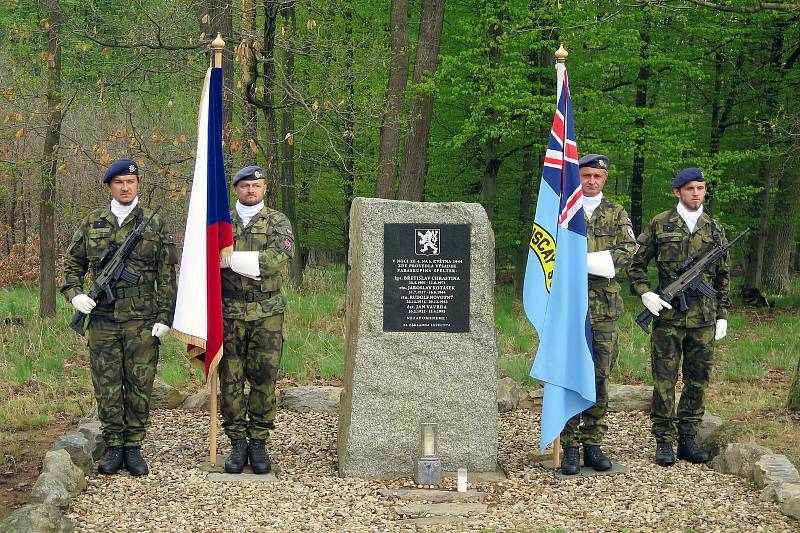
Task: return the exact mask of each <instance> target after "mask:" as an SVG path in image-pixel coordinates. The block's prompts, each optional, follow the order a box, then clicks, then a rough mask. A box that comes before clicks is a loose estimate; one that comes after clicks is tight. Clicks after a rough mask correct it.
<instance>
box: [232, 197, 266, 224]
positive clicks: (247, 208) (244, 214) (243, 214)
mask: <svg viewBox="0 0 800 533" xmlns="http://www.w3.org/2000/svg"><path fill="white" fill-rule="evenodd" d="M263 208H264V201H263V200H262V201H260V202H258V203H257V204H256V205H244V204H242V203H241V202H239V200H236V212H237V213H239V218H241V219H242V224H244V225H245V226H247V225H248V224H249V223H250V221H251V220H252V219H253V217H254V216H256V215H257V214H258V212H259V211H261V210H262V209H263Z"/></svg>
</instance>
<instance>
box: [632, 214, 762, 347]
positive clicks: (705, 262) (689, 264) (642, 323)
mask: <svg viewBox="0 0 800 533" xmlns="http://www.w3.org/2000/svg"><path fill="white" fill-rule="evenodd" d="M748 231H750V228H745V229H744V231H743V232H742V233H740V234H739V235H738V236H737V237H736V238H735V239H733V240H732V241H730V242H728V243H727V244H725V245H719V244H715V245H714V247H713V248H712V249H711V250H709V251H708V252H706V254H705V255H702V256H700V257H699V258H698V259H692V258H689V260H687V261H686V262H684V263H683V264H682V265H681V268H679V269H678V272H679V273H680V274H679V276H678V277H677V279H675V280H674V281H672V282H671V283H670V284H669V285H667V286H666V287H664V289H662V290H661V291H659V292H658V296H659V298H661V299H662V300H664V301H665V302H670V303H672V301H673V300H674V299H676V298H677V299H678V306H679V309H680V310H681V311H684V312H685V311H687V310H688V309H689V306H688V305H687V304H686V293H687V292H688V291H689V290H692V291H694V292H697V293H700V294H702V295H703V296H705V297H706V298H708V299H710V300H714V299H716V297H717V291H716V290H714V288H713V287H710V286H709V285H708V283H706V282H705V281H704V280H703V272H705V271H706V270H708V269H709V268H710V267H711V265H713V264H714V263H716V262H717V261H719V260H720V259H722V258H723V257H725V254H726V253H728V250H729V249H730V248H731V246H733V245H734V244H736V241H738V240H739V239H741V238H742V237H744V236H745V234H747V232H748ZM653 316H654V315H653V313H651V312H650V310H649V309H647V308H646V307H645V308H644V310H643V311H642V312H641V313H639V314H638V315H637V316H636V323H637V324H639V327H641V328H642V329H643V330H644V332H645V333H650V323H651V322H652V321H653Z"/></svg>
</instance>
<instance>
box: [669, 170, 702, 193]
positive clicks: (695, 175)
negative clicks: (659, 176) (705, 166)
mask: <svg viewBox="0 0 800 533" xmlns="http://www.w3.org/2000/svg"><path fill="white" fill-rule="evenodd" d="M690 181H706V177H705V175H703V171H702V170H700V169H699V168H696V167H689V168H684V169H683V170H681V171H680V172H678V174H677V175H676V176H675V179H674V180H672V188H673V189H680V188H681V187H683V186H684V185H686V184H687V183H689V182H690Z"/></svg>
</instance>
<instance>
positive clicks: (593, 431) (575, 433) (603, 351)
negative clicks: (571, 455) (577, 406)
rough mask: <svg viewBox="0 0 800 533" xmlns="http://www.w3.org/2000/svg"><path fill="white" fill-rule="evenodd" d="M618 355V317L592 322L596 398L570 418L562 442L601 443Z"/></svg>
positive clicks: (577, 443) (606, 426) (570, 443)
mask: <svg viewBox="0 0 800 533" xmlns="http://www.w3.org/2000/svg"><path fill="white" fill-rule="evenodd" d="M618 355H619V338H618V333H617V321H616V320H604V321H598V322H593V323H592V359H593V360H594V384H595V391H596V394H597V399H596V402H595V404H594V405H593V406H592V407H590V408H589V409H587V410H585V411H584V412H582V413H580V414H578V415H575V416H573V417H572V418H570V419H569V420H568V421H567V423H566V425H565V426H564V430H563V431H562V432H561V446H563V447H564V448H571V447H577V446H579V445H580V444H597V445H599V444H601V443H602V442H603V437H604V436H605V434H606V433H607V432H608V424H606V411H607V410H608V377H609V375H610V374H611V369H612V368H614V365H615V364H616V362H617V356H618Z"/></svg>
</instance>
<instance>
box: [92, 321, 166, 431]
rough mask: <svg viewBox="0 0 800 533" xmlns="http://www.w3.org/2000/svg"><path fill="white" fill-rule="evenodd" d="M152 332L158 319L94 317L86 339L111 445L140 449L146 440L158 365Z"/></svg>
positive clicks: (98, 398) (93, 382)
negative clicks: (151, 397)
mask: <svg viewBox="0 0 800 533" xmlns="http://www.w3.org/2000/svg"><path fill="white" fill-rule="evenodd" d="M90 316H91V315H90ZM152 329H153V322H152V320H126V321H125V322H116V321H114V320H106V319H104V318H100V317H92V318H91V321H90V324H89V329H88V331H87V334H86V337H87V339H88V340H89V352H90V354H91V365H92V385H94V395H95V398H96V399H97V416H98V418H99V419H100V421H101V422H102V428H103V429H102V431H103V440H104V441H105V442H106V446H140V445H141V443H142V441H143V440H144V436H145V429H146V428H147V426H148V425H149V421H150V394H151V393H152V392H153V380H154V379H155V377H156V367H157V365H158V345H159V341H158V338H157V337H153V336H152V335H151V330H152Z"/></svg>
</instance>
